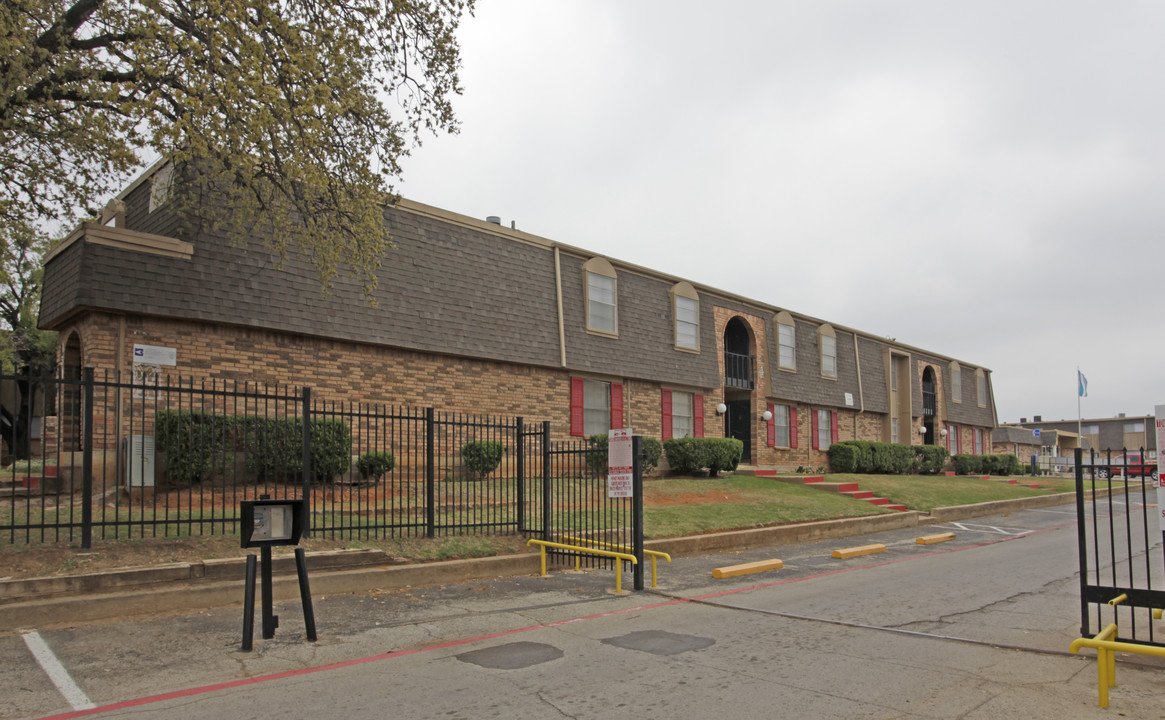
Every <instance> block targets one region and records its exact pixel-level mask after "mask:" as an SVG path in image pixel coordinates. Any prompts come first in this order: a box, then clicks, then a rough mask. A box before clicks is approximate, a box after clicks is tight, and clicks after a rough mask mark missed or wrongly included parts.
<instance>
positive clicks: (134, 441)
mask: <svg viewBox="0 0 1165 720" xmlns="http://www.w3.org/2000/svg"><path fill="white" fill-rule="evenodd" d="M125 484H126V486H127V487H130V488H152V487H154V436H153V435H129V436H127V437H126V438H125Z"/></svg>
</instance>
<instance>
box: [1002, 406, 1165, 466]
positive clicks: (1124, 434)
mask: <svg viewBox="0 0 1165 720" xmlns="http://www.w3.org/2000/svg"><path fill="white" fill-rule="evenodd" d="M1007 425H1008V426H1011V427H1020V428H1027V429H1029V430H1035V429H1039V430H1040V431H1041V436H1042V435H1047V434H1052V435H1055V434H1056V433H1059V434H1061V435H1069V436H1076V435H1077V431H1079V438H1080V442H1079V445H1080V447H1082V448H1084V450H1085V452H1086V453H1087V452H1088V451H1089V450H1095V451H1096V452H1099V453H1104V452H1109V451H1111V452H1113V453H1120V452H1121V450H1122V449H1127V450H1140V449H1141V448H1144V450H1145V455H1146V457H1147V458H1148V459H1150V460H1156V459H1157V436H1156V433H1155V432H1154V427H1155V426H1154V418H1153V416H1152V415H1128V416H1126V415H1125V414H1124V413H1120V414H1119V415H1117V416H1116V417H1110V418H1083V419H1079V420H1044V419H1043V417H1042V416H1039V415H1036V416H1034V417H1033V418H1032V419H1031V420H1030V421H1029V420H1028V419H1027V418H1020V421H1019V422H1018V423H1007ZM1071 449H1072V446H1069V447H1068V450H1069V453H1068V454H1070V451H1071Z"/></svg>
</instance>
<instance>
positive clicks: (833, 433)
mask: <svg viewBox="0 0 1165 720" xmlns="http://www.w3.org/2000/svg"><path fill="white" fill-rule="evenodd" d="M829 437H831V438H833V442H837V411H836V410H834V411H833V412H831V413H829Z"/></svg>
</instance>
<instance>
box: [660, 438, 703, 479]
mask: <svg viewBox="0 0 1165 720" xmlns="http://www.w3.org/2000/svg"><path fill="white" fill-rule="evenodd" d="M663 451H664V453H665V454H666V455H667V464H668V465H669V466H670V467H671V469H672V471H673V472H675V473H676V474H678V475H691V474H692V473H694V472H696V471H697V470H699V469H700V468H703V467H705V466H706V465H707V464H708V463H707V460H706V458H705V450H704V446H703V445H701V444H699V443H697V442H696V438H672V439H671V440H665V441H664V443H663Z"/></svg>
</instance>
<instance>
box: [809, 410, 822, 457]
mask: <svg viewBox="0 0 1165 720" xmlns="http://www.w3.org/2000/svg"><path fill="white" fill-rule="evenodd" d="M809 421H810V422H809V424H810V425H811V426H812V428H813V437H812V439H813V449H814V450H820V449H821V438H820V436H819V435H818V432H819V429H818V427H817V411H816V410H810V411H809Z"/></svg>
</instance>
